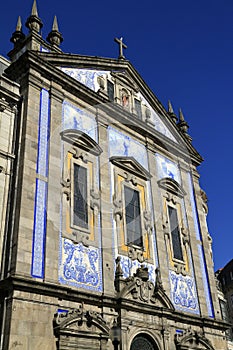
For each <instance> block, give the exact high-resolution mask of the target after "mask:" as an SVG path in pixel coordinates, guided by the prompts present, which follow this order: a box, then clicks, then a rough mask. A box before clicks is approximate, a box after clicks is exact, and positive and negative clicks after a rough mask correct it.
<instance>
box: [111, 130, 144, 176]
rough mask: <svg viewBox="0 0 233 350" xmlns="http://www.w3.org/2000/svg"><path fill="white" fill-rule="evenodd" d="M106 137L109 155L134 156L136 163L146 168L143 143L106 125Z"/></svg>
mask: <svg viewBox="0 0 233 350" xmlns="http://www.w3.org/2000/svg"><path fill="white" fill-rule="evenodd" d="M108 138H109V157H112V156H124V157H134V158H135V159H136V160H137V161H138V163H140V164H141V165H142V166H143V167H144V168H145V169H147V170H148V158H147V151H146V147H145V146H144V145H142V144H141V143H139V142H137V141H135V140H133V139H132V138H131V137H130V136H128V135H126V134H123V133H122V132H120V131H118V130H116V129H114V128H112V127H108Z"/></svg>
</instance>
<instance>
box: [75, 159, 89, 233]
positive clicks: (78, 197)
mask: <svg viewBox="0 0 233 350" xmlns="http://www.w3.org/2000/svg"><path fill="white" fill-rule="evenodd" d="M87 209H88V208H87V169H86V168H84V167H82V166H80V165H77V164H74V216H73V217H74V219H73V224H74V225H76V226H80V227H83V228H87V227H88V210H87Z"/></svg>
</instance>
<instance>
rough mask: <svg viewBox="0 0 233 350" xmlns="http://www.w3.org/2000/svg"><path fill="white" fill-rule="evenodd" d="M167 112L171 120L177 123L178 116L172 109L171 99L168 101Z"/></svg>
mask: <svg viewBox="0 0 233 350" xmlns="http://www.w3.org/2000/svg"><path fill="white" fill-rule="evenodd" d="M168 114H169V116H170V117H171V119H172V120H173V122H174V123H177V121H178V118H177V116H176V115H175V113H174V110H173V107H172V104H171V101H168Z"/></svg>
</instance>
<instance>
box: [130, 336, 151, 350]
mask: <svg viewBox="0 0 233 350" xmlns="http://www.w3.org/2000/svg"><path fill="white" fill-rule="evenodd" d="M130 350H158V347H157V346H156V345H155V343H154V342H153V340H152V339H151V338H150V337H148V336H146V335H137V336H136V337H135V338H134V339H133V341H132V343H131V346H130Z"/></svg>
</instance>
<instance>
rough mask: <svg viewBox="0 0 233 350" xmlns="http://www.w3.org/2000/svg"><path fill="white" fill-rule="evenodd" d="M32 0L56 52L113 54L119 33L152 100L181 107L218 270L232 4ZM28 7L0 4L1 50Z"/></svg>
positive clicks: (229, 147)
mask: <svg viewBox="0 0 233 350" xmlns="http://www.w3.org/2000/svg"><path fill="white" fill-rule="evenodd" d="M22 3H23V5H22ZM37 4H38V11H39V16H40V18H41V19H42V21H43V23H44V27H43V30H42V34H43V36H44V37H46V36H47V34H48V32H49V31H50V30H51V26H52V21H53V16H54V15H55V14H56V15H57V17H58V22H59V29H60V31H61V32H62V34H63V36H64V43H63V44H62V50H63V51H64V52H71V53H78V54H87V55H94V56H104V57H117V56H118V47H117V45H116V43H114V41H113V39H114V37H116V36H117V37H120V36H123V37H124V41H125V43H126V44H127V45H128V48H127V50H126V51H125V56H126V58H127V59H129V60H130V61H131V63H132V64H133V65H134V66H135V68H136V69H137V70H138V72H139V73H140V74H141V75H142V77H143V79H144V80H145V81H146V82H147V84H148V85H149V87H150V88H151V89H152V91H153V92H154V93H155V95H156V96H157V97H158V98H159V100H160V101H161V102H162V103H163V104H164V105H165V106H166V105H167V100H168V99H170V100H171V101H172V103H173V107H174V110H175V112H177V111H178V108H179V107H181V108H182V110H183V113H184V115H185V118H186V120H187V121H188V123H189V124H190V129H189V131H190V135H191V136H192V138H193V145H194V146H195V147H196V148H197V150H198V151H199V152H200V153H201V155H202V156H203V158H204V159H205V161H204V163H203V164H202V165H201V167H199V172H200V174H201V178H200V183H201V186H202V187H203V189H204V190H205V191H206V192H207V196H208V199H209V215H208V224H209V232H210V234H211V235H212V237H213V251H214V261H215V269H218V268H220V267H223V266H224V265H225V264H226V263H227V262H228V261H229V260H230V259H232V258H233V253H232V252H233V250H232V241H233V240H232V236H233V228H232V224H231V221H230V220H231V218H232V216H231V215H232V210H231V207H232V197H233V182H232V180H233V156H232V151H233V137H232V132H233V113H232V112H233V103H232V100H233V99H232V92H233V89H232V80H233V64H232V61H233V60H232V58H233V30H232V29H233V21H232V18H233V1H232V0H222V1H221V2H220V1H216V0H196V1H195V2H194V1H187V0H177V1H174V0H164V1H155V0H147V1H145V2H142V1H140V2H139V1H135V0H134V1H133V0H128V1H114V2H112V3H111V2H110V1H109V0H108V1H107V0H102V1H101V0H99V1H92V0H89V1H77V0H67V1H65V2H64V1H54V0H50V1H46V2H45V1H43V0H37ZM31 6H32V0H23V1H19V0H11V1H8V2H6V1H4V3H3V4H2V5H1V14H2V16H1V21H0V37H1V45H0V54H1V55H3V56H6V54H7V52H8V51H10V49H11V48H12V44H11V43H10V41H9V39H10V37H11V34H12V32H13V31H14V30H15V25H16V22H17V17H18V15H21V17H22V22H23V25H24V23H25V22H26V19H27V17H28V16H29V14H30V11H31ZM24 32H25V33H27V29H26V28H25V27H24Z"/></svg>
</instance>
